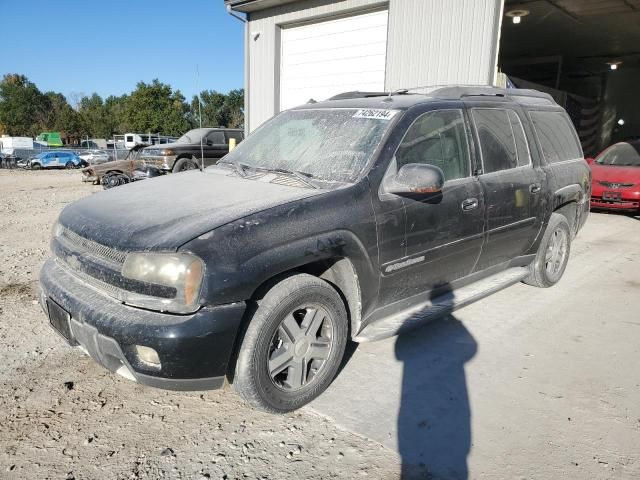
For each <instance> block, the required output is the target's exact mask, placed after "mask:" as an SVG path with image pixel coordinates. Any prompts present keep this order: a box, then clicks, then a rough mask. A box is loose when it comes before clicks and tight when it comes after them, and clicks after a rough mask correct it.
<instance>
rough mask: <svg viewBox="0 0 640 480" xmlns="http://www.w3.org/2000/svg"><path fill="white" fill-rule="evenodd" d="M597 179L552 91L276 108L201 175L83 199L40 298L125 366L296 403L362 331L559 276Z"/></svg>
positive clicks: (380, 96)
mask: <svg viewBox="0 0 640 480" xmlns="http://www.w3.org/2000/svg"><path fill="white" fill-rule="evenodd" d="M590 186H591V174H590V169H589V167H588V165H587V163H586V162H585V160H584V158H583V153H582V150H581V147H580V142H579V139H578V136H577V135H576V132H575V129H574V127H573V126H572V124H571V121H570V119H569V117H568V115H567V113H566V112H565V111H564V110H563V109H562V108H561V107H559V106H558V105H557V104H556V103H555V102H554V100H553V99H552V98H551V97H550V96H548V95H546V94H544V93H540V92H536V91H531V90H517V89H509V90H503V89H498V88H493V87H446V88H439V89H433V90H431V91H427V92H423V93H411V92H409V91H399V92H394V93H386V92H381V93H376V92H350V93H346V94H341V95H339V96H338V97H337V98H334V99H330V100H327V101H323V102H318V103H315V102H310V103H309V104H307V105H303V106H300V107H297V108H294V109H292V110H288V111H284V112H282V113H280V114H279V115H277V116H276V117H274V118H273V119H271V120H270V121H269V122H267V123H266V124H265V125H264V126H262V127H261V128H260V129H258V130H257V131H256V132H255V133H253V134H252V135H250V136H249V137H248V138H247V139H246V140H245V141H244V142H242V143H241V144H240V145H239V146H238V147H237V148H236V149H235V150H233V151H231V152H230V153H229V154H228V155H227V156H225V157H224V158H223V159H222V160H221V161H220V162H218V164H216V165H213V166H211V167H209V168H206V169H205V170H204V171H203V172H200V171H191V172H187V173H184V174H181V175H169V176H165V177H161V178H158V179H156V180H154V181H153V182H140V183H134V184H131V185H125V186H123V187H121V188H117V189H114V190H108V191H105V192H101V193H98V194H95V195H92V196H90V197H88V198H85V199H83V200H80V201H78V202H76V203H74V204H71V205H69V206H67V207H66V208H65V209H64V210H63V211H62V213H61V215H60V217H59V220H58V221H57V223H56V224H55V226H54V228H53V238H52V240H51V248H52V252H53V258H51V259H49V260H47V261H46V263H45V264H44V266H43V268H42V271H41V274H40V285H41V297H40V299H41V304H42V307H43V309H44V310H45V312H46V313H47V315H48V319H49V322H50V324H51V325H52V327H53V328H54V329H55V330H56V331H57V332H58V333H60V335H61V336H62V337H63V338H64V339H65V341H66V342H68V344H69V345H71V346H76V347H79V348H80V349H82V350H83V351H84V352H85V353H88V354H89V355H90V356H91V357H93V359H95V360H96V361H97V362H98V363H99V364H101V365H103V366H104V367H106V368H107V369H109V370H111V371H113V372H117V373H119V374H121V375H123V376H124V377H126V378H129V379H131V380H134V381H136V382H139V383H141V384H145V385H150V386H154V387H161V388H167V389H177V390H204V389H212V388H218V387H221V386H222V385H223V384H224V382H225V381H228V382H230V383H232V384H233V386H234V388H235V390H236V391H237V392H239V393H240V394H241V396H242V397H244V398H245V399H246V400H247V401H248V402H249V403H250V404H251V405H254V406H255V407H258V408H261V409H264V410H267V411H270V412H286V411H291V410H293V409H296V408H299V407H300V406H302V405H304V404H306V403H308V402H309V401H311V400H312V399H313V398H315V397H316V396H318V395H319V394H321V393H322V392H323V391H324V390H325V389H326V388H327V387H328V385H329V384H330V383H331V381H332V380H333V378H334V376H335V375H336V373H337V371H338V369H339V366H340V364H341V361H342V359H343V354H344V351H345V345H346V343H347V341H348V340H354V341H356V342H365V341H372V340H378V339H382V338H387V337H390V336H394V335H397V334H400V333H403V332H405V331H407V330H409V329H411V328H414V327H415V326H417V325H421V324H422V323H424V322H428V321H430V320H433V319H436V318H439V317H442V316H443V315H446V314H448V313H450V312H452V311H454V310H455V309H457V308H460V307H463V306H465V305H468V304H469V303H471V302H474V301H476V300H479V299H481V298H484V297H486V296H487V295H489V294H491V293H493V292H496V291H498V290H500V289H503V288H506V287H508V286H510V285H513V284H514V283H517V282H525V283H527V284H529V285H532V286H535V287H550V286H552V285H554V284H556V283H557V282H558V281H559V280H560V278H561V277H562V275H563V272H564V271H565V268H566V266H567V261H568V259H569V252H570V246H571V242H572V240H573V238H574V237H575V235H576V234H577V232H578V231H579V230H580V228H581V227H582V226H583V224H584V223H585V221H586V219H587V216H588V212H589V198H590ZM105 205H108V206H109V208H104V206H105ZM532 294H533V292H532Z"/></svg>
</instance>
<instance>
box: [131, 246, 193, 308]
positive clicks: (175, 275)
mask: <svg viewBox="0 0 640 480" xmlns="http://www.w3.org/2000/svg"><path fill="white" fill-rule="evenodd" d="M122 275H123V276H124V277H127V278H130V279H132V280H138V281H140V282H145V283H151V284H156V285H162V286H165V287H171V288H174V289H175V290H176V295H175V297H173V298H159V297H152V296H149V295H142V294H137V293H134V292H127V294H126V297H127V298H126V299H125V303H129V304H131V305H135V306H138V307H143V308H149V309H153V310H160V311H169V312H174V313H191V312H194V311H196V310H197V309H198V299H199V296H200V287H201V286H202V278H203V276H204V264H203V262H202V260H200V259H199V258H198V257H196V256H195V255H191V254H188V253H129V254H128V255H127V258H126V259H125V261H124V265H123V267H122Z"/></svg>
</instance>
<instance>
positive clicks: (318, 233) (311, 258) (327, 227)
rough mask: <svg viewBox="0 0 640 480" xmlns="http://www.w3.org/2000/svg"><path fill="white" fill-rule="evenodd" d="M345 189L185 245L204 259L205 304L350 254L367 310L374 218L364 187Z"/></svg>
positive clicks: (371, 297) (233, 298)
mask: <svg viewBox="0 0 640 480" xmlns="http://www.w3.org/2000/svg"><path fill="white" fill-rule="evenodd" d="M344 190H345V191H343V192H331V193H329V194H327V195H321V196H317V197H311V198H308V199H304V200H300V201H296V202H292V203H289V204H285V205H280V206H278V207H276V208H272V209H269V210H266V211H263V212H259V213H256V214H253V215H250V216H248V217H245V218H242V219H238V220H236V221H234V222H231V223H229V224H226V225H223V226H221V227H219V228H217V229H215V230H213V231H211V232H209V233H207V234H204V235H201V236H200V237H198V238H196V239H194V240H192V241H191V242H189V243H187V244H186V245H184V246H183V247H182V248H181V250H186V251H191V252H193V253H195V254H197V255H198V256H200V257H201V258H203V260H204V261H205V265H206V273H205V282H204V285H203V294H202V300H203V303H204V304H207V305H218V304H224V303H232V302H237V301H244V300H247V299H250V298H251V297H252V295H253V294H254V292H255V291H256V290H257V289H258V288H259V287H260V286H261V285H262V284H264V283H265V282H266V281H268V280H269V279H271V278H274V277H276V276H278V275H280V274H282V273H284V272H288V271H292V270H296V269H301V267H304V266H305V265H309V264H313V263H316V262H321V261H323V260H333V259H339V258H346V259H348V260H349V261H350V262H351V264H352V265H353V268H354V270H355V273H356V276H357V277H358V278H357V281H359V288H360V291H361V295H362V301H363V305H362V310H363V312H364V311H365V309H366V307H367V305H369V304H371V303H372V302H375V298H376V296H377V290H378V274H377V272H378V265H377V259H378V255H377V253H378V251H377V248H378V247H377V237H376V230H375V222H374V217H373V212H372V210H371V203H370V202H369V201H368V198H367V196H366V194H365V193H364V191H363V189H357V188H349V189H344Z"/></svg>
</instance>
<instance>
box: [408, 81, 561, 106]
mask: <svg viewBox="0 0 640 480" xmlns="http://www.w3.org/2000/svg"><path fill="white" fill-rule="evenodd" d="M420 89H429V90H431V91H427V92H424V93H425V94H427V95H429V96H430V97H434V98H443V99H444V98H446V99H463V98H466V97H504V98H510V99H511V100H515V101H517V102H522V103H550V104H553V103H555V100H554V99H553V97H552V96H551V95H549V94H548V93H544V92H539V91H538V90H529V89H524V88H499V87H492V86H490V85H443V86H438V87H417V88H410V89H408V91H409V92H412V91H414V90H420ZM421 93H422V92H421ZM528 99H531V100H533V99H536V100H537V101H533V102H530V101H527V100H528Z"/></svg>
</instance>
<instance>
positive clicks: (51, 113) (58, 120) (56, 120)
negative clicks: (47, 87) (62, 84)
mask: <svg viewBox="0 0 640 480" xmlns="http://www.w3.org/2000/svg"><path fill="white" fill-rule="evenodd" d="M44 95H45V97H46V103H47V116H46V120H45V125H44V128H43V130H52V131H56V132H61V133H62V135H63V137H70V136H71V137H77V136H80V135H81V134H82V129H81V124H80V118H79V115H78V112H76V111H75V110H74V109H73V108H71V105H69V102H67V99H66V98H65V96H64V95H62V94H61V93H56V92H47V93H45V94H44Z"/></svg>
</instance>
